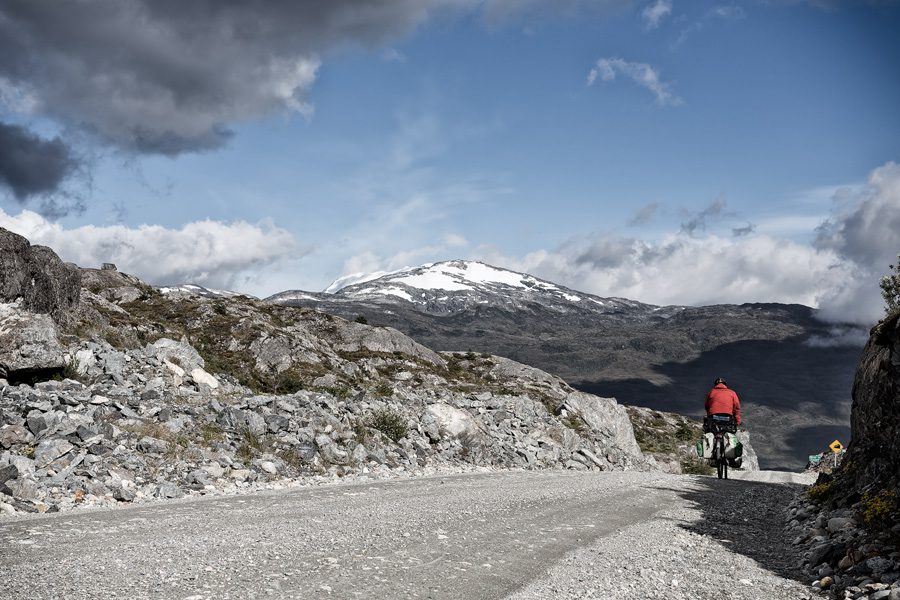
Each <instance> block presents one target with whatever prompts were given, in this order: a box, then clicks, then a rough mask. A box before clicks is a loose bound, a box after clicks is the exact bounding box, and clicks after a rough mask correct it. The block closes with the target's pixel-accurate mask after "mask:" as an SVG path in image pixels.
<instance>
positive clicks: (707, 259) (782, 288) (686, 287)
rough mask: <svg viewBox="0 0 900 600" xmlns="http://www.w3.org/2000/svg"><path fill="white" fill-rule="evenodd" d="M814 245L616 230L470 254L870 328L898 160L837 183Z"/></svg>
mask: <svg viewBox="0 0 900 600" xmlns="http://www.w3.org/2000/svg"><path fill="white" fill-rule="evenodd" d="M834 202H835V205H834V207H833V210H832V215H831V216H830V217H829V218H828V219H827V220H826V221H824V222H823V223H822V224H821V225H820V226H819V227H818V229H817V230H816V233H817V236H816V239H815V241H814V243H813V244H812V245H806V244H800V243H796V242H792V241H789V240H785V239H780V238H777V237H773V236H770V235H765V234H760V233H754V232H753V231H752V227H751V228H750V229H751V231H749V232H747V233H743V232H742V234H741V235H736V236H734V237H730V238H729V237H721V236H718V235H714V234H708V235H703V236H702V237H695V235H694V233H695V229H692V228H685V227H682V230H681V231H679V232H678V233H673V234H670V235H668V236H665V237H663V238H662V239H661V240H659V241H656V242H647V241H643V240H640V239H637V238H631V237H622V236H619V235H615V234H594V235H591V236H587V237H581V238H577V239H572V240H569V241H568V242H566V243H564V244H562V245H561V246H560V247H558V248H556V249H554V250H537V251H534V252H531V253H529V254H527V255H525V256H523V257H515V256H509V255H506V254H504V253H502V252H498V251H494V250H491V249H489V248H481V249H480V250H479V251H476V253H475V257H477V258H478V259H480V260H484V261H486V262H490V263H492V264H496V265H498V266H503V267H507V268H511V269H515V270H518V271H525V272H528V273H531V274H533V275H537V276H539V277H543V278H546V279H549V280H551V281H555V282H558V283H561V284H563V285H567V286H569V287H572V288H574V289H577V290H582V291H585V292H590V293H594V294H598V295H603V296H622V297H626V298H631V299H635V300H641V301H643V302H649V303H653V304H691V305H702V304H716V303H743V302H785V303H800V304H806V305H808V306H814V307H819V308H821V310H822V312H821V315H822V317H823V318H825V319H827V320H829V321H833V322H836V323H855V324H859V325H871V324H872V323H874V322H875V321H877V320H878V319H879V318H880V317H881V316H882V315H883V314H884V309H883V302H882V299H881V296H880V293H879V289H878V279H879V277H880V276H881V275H883V274H885V273H886V272H887V270H888V265H889V264H893V263H895V262H896V258H897V254H898V253H900V165H897V164H895V163H893V162H889V163H887V164H885V165H884V166H882V167H879V168H877V169H875V170H874V171H872V173H871V174H870V176H869V179H868V183H867V185H865V186H864V187H863V188H861V189H858V190H842V192H841V193H840V194H839V195H837V196H836V197H835V199H834Z"/></svg>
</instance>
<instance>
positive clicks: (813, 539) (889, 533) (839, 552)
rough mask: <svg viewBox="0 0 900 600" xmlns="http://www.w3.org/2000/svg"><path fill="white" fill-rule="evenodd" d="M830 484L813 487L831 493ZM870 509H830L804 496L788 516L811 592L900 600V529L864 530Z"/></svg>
mask: <svg viewBox="0 0 900 600" xmlns="http://www.w3.org/2000/svg"><path fill="white" fill-rule="evenodd" d="M827 485H828V484H822V485H821V486H815V487H813V488H811V489H812V490H814V491H813V494H814V495H815V494H816V493H817V491H816V490H818V493H827V491H828V487H823V486H827ZM865 514H866V505H865V503H863V502H860V503H856V504H854V505H852V506H850V507H846V508H837V509H829V508H827V507H826V506H824V505H823V504H822V503H819V502H815V501H812V500H810V499H809V497H808V496H806V495H805V494H804V495H801V496H798V497H797V499H796V500H795V501H794V502H793V503H792V504H791V506H790V507H789V509H788V511H787V517H788V520H789V521H788V524H787V525H786V530H788V531H789V532H791V533H792V534H794V535H796V538H795V539H794V546H795V547H796V548H797V550H798V553H800V554H802V556H803V559H802V563H801V565H800V566H801V567H802V568H803V569H804V570H805V572H806V574H807V575H808V576H809V578H810V580H811V581H812V586H813V588H815V589H817V590H820V591H821V592H822V593H823V594H825V595H826V596H827V597H829V598H854V599H866V600H900V552H898V547H897V540H900V525H895V526H893V527H892V528H890V529H886V530H882V531H873V530H872V529H871V528H867V527H864V520H865V516H864V515H865Z"/></svg>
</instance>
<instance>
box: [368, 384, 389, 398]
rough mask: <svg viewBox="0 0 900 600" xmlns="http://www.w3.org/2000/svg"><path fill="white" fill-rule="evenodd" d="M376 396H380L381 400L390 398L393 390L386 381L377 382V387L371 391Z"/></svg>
mask: <svg viewBox="0 0 900 600" xmlns="http://www.w3.org/2000/svg"><path fill="white" fill-rule="evenodd" d="M372 392H374V393H375V395H376V396H381V397H382V398H390V397H391V396H393V395H394V388H393V387H392V386H391V384H389V383H388V382H386V381H380V382H378V385H376V386H375V389H373V390H372Z"/></svg>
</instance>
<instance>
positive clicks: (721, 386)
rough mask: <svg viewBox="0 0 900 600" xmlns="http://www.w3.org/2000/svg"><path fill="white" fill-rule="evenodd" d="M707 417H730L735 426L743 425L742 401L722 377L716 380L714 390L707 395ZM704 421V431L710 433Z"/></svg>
mask: <svg viewBox="0 0 900 600" xmlns="http://www.w3.org/2000/svg"><path fill="white" fill-rule="evenodd" d="M706 415H707V416H708V417H709V416H712V415H728V416H729V417H732V418H733V419H734V421H733V422H734V425H735V426H737V425H740V424H741V401H740V399H739V398H738V395H737V394H736V393H734V390H731V389H729V388H728V385H727V384H726V383H725V380H724V379H722V378H721V377H717V378H716V382H715V383H714V384H713V388H712V389H711V390H709V393H708V394H707V395H706ZM707 421H709V419H705V420H704V427H703V429H704V431H708V429H707V427H706V422H707Z"/></svg>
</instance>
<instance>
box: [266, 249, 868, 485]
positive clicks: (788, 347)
mask: <svg viewBox="0 0 900 600" xmlns="http://www.w3.org/2000/svg"><path fill="white" fill-rule="evenodd" d="M330 289H336V291H334V292H333V293H316V292H305V291H288V292H282V293H280V294H276V295H274V296H272V297H270V298H268V300H269V301H271V302H275V303H279V304H288V305H298V306H307V307H315V308H317V309H319V310H322V311H324V312H327V313H331V314H335V315H339V316H342V317H345V318H348V319H354V318H358V317H362V318H363V319H365V320H366V321H367V322H368V323H370V324H373V325H384V326H390V327H394V328H397V329H399V330H400V331H403V332H404V333H406V334H408V335H410V336H411V337H413V338H414V339H416V340H417V341H418V342H420V343H422V344H424V345H426V346H428V347H431V348H435V349H438V350H463V351H467V350H473V351H477V352H490V353H492V354H497V355H501V356H506V357H509V358H512V359H513V360H516V361H519V362H523V363H526V364H530V365H534V366H536V367H539V368H541V369H544V370H546V371H549V372H551V373H554V374H556V375H558V376H560V377H562V378H563V379H565V380H566V381H568V382H569V383H570V384H572V385H574V386H576V387H578V388H580V389H583V390H585V391H589V392H591V393H595V394H599V395H602V396H614V397H616V398H618V399H619V400H620V401H621V402H623V403H626V404H633V405H638V406H645V407H649V408H653V409H656V410H665V411H673V412H679V413H682V414H688V415H698V414H700V413H701V412H702V410H703V398H704V397H705V394H706V392H707V390H708V388H709V387H710V385H711V383H712V380H713V379H714V378H715V377H716V376H719V375H721V376H723V377H725V378H727V379H728V380H729V382H730V384H731V385H732V386H733V387H734V388H735V389H736V390H737V391H738V393H739V394H740V395H741V397H742V398H743V401H744V404H745V416H746V418H747V421H748V424H749V426H750V427H751V428H752V430H753V433H754V445H755V446H756V449H757V451H758V452H759V455H760V464H761V466H762V468H793V469H799V468H802V467H803V465H804V464H805V461H806V456H807V455H808V454H810V453H813V452H816V451H818V449H819V448H821V447H822V446H823V444H827V443H828V442H830V441H831V440H833V439H835V438H839V439H841V440H846V439H848V438H849V410H850V388H851V385H852V381H853V372H854V369H855V365H856V363H857V361H858V358H859V354H860V352H861V349H862V345H861V344H860V345H859V346H847V345H835V343H834V341H833V340H832V339H831V326H830V325H828V324H825V323H822V322H821V321H818V320H817V319H816V311H815V310H814V309H812V308H809V307H806V306H801V305H786V304H774V303H770V304H742V305H716V306H705V307H687V306H664V307H660V306H653V305H649V304H643V303H640V302H636V301H633V300H628V299H624V298H603V297H599V296H594V295H591V294H586V293H583V292H578V291H575V290H571V289H569V288H566V287H564V286H560V285H557V284H554V283H551V282H548V281H544V280H541V279H539V278H536V277H533V276H531V275H526V274H522V273H515V272H513V271H508V270H505V269H499V268H496V267H492V266H490V265H486V264H483V263H479V262H471V261H450V262H444V263H436V264H429V265H424V266H421V267H416V268H413V269H406V270H403V271H399V272H396V273H391V274H387V275H383V276H381V277H378V278H375V279H372V280H368V281H364V282H362V283H357V284H353V285H347V286H345V287H339V286H332V287H331V288H330Z"/></svg>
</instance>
